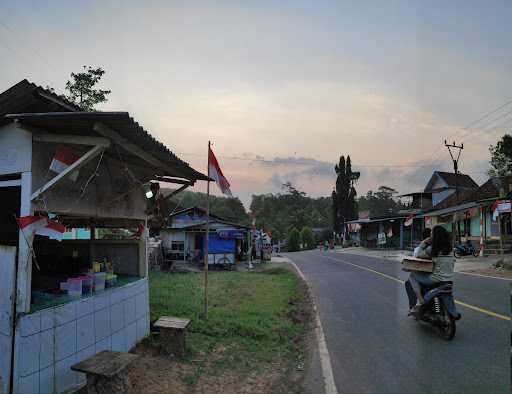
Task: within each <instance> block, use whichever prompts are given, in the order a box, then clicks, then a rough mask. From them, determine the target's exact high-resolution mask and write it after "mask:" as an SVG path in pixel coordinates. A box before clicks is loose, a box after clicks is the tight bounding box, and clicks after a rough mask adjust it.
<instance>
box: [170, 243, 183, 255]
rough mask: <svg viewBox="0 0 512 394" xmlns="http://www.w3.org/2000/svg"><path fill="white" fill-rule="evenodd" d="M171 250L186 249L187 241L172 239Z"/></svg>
mask: <svg viewBox="0 0 512 394" xmlns="http://www.w3.org/2000/svg"><path fill="white" fill-rule="evenodd" d="M171 250H172V251H181V252H183V251H184V250H185V242H183V241H172V242H171Z"/></svg>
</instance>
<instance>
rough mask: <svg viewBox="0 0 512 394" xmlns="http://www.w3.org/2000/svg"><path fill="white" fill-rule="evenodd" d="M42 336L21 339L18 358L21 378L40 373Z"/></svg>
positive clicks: (36, 335)
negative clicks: (40, 337)
mask: <svg viewBox="0 0 512 394" xmlns="http://www.w3.org/2000/svg"><path fill="white" fill-rule="evenodd" d="M39 336H40V334H35V335H31V336H29V337H21V338H19V339H20V342H19V347H18V356H19V363H18V366H19V368H20V375H21V376H28V375H31V374H33V373H34V372H37V371H39V351H40V346H41V344H40V341H39Z"/></svg>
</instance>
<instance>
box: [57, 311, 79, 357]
mask: <svg viewBox="0 0 512 394" xmlns="http://www.w3.org/2000/svg"><path fill="white" fill-rule="evenodd" d="M55 350H56V351H55V354H56V358H57V361H60V360H62V359H64V358H67V357H69V356H71V355H72V354H74V353H76V320H74V321H71V322H69V323H67V324H64V325H62V326H58V327H57V328H56V329H55Z"/></svg>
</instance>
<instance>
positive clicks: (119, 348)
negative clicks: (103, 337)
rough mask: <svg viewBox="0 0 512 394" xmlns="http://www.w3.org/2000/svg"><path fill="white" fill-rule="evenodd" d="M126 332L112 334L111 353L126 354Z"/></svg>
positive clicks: (123, 330)
mask: <svg viewBox="0 0 512 394" xmlns="http://www.w3.org/2000/svg"><path fill="white" fill-rule="evenodd" d="M125 334H126V330H125V329H122V330H121V331H118V332H116V333H114V334H112V351H114V352H126V338H125Z"/></svg>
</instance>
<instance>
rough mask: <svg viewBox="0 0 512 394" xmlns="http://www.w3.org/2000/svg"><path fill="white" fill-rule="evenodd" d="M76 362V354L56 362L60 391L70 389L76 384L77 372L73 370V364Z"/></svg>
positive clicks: (58, 389)
mask: <svg viewBox="0 0 512 394" xmlns="http://www.w3.org/2000/svg"><path fill="white" fill-rule="evenodd" d="M75 363H76V355H75V354H73V355H72V356H70V357H68V358H65V359H63V360H60V361H58V362H57V364H56V368H55V370H56V373H57V376H56V383H57V387H56V389H57V390H56V391H57V392H58V393H60V392H63V391H65V390H69V389H70V388H73V387H75V386H76V380H77V377H76V372H74V371H72V370H71V366H72V365H74V364H75Z"/></svg>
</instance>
